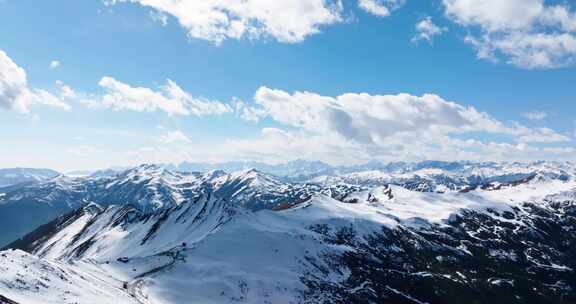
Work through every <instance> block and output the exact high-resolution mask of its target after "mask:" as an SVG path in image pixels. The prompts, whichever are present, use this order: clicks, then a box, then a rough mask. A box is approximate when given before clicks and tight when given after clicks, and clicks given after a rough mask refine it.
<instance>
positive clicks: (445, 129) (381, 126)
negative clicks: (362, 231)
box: [212, 87, 572, 164]
mask: <svg viewBox="0 0 576 304" xmlns="http://www.w3.org/2000/svg"><path fill="white" fill-rule="evenodd" d="M254 100H255V102H256V104H257V105H258V106H259V107H256V108H254V109H253V110H255V111H258V112H259V113H260V114H259V115H258V118H261V117H263V116H269V117H270V118H272V119H273V120H275V121H276V122H278V123H280V125H283V126H284V127H283V128H281V129H280V128H264V129H262V133H261V134H260V135H259V136H258V137H256V138H248V139H229V140H227V141H226V142H225V144H224V146H223V147H221V148H220V149H217V150H219V151H225V152H223V153H224V154H220V155H212V156H213V157H219V158H220V159H227V160H229V159H234V157H236V158H242V159H250V160H261V161H267V162H280V161H286V160H290V159H293V158H294V157H295V155H297V156H298V157H299V158H306V159H321V160H324V161H329V162H332V163H342V164H345V163H348V164H349V163H359V162H365V161H369V160H374V159H378V160H383V161H394V160H422V159H441V160H453V159H470V160H506V159H508V160H510V159H515V160H522V159H525V160H531V159H538V158H554V157H559V158H560V157H565V155H564V154H563V155H559V153H553V152H550V151H553V150H549V151H548V150H544V149H543V148H541V147H538V145H539V144H544V143H545V144H548V145H550V144H554V143H566V142H568V141H571V140H572V139H571V138H570V137H569V136H566V135H563V134H560V133H558V132H556V131H554V130H552V129H549V128H529V127H526V126H523V125H521V124H519V123H509V124H507V123H503V122H501V121H499V120H497V119H495V118H493V117H492V116H491V115H489V114H488V113H485V112H480V111H478V110H476V109H475V108H473V107H469V106H463V105H460V104H458V103H455V102H450V101H447V100H444V99H443V98H441V97H440V96H437V95H432V94H427V95H423V96H413V95H410V94H398V95H369V94H365V93H359V94H357V93H347V94H343V95H340V96H337V97H330V96H322V95H319V94H315V93H311V92H295V93H293V94H290V93H287V92H285V91H282V90H275V89H269V88H266V87H261V88H260V89H258V91H257V92H256V94H255V97H254ZM243 106H244V107H247V106H246V105H243ZM493 135H498V136H497V137H501V136H504V138H507V139H503V141H502V142H496V141H490V140H488V139H489V138H492V137H494V136H493ZM477 136H480V138H485V140H484V141H481V140H478V139H474V138H476V137H477ZM549 148H550V147H549Z"/></svg>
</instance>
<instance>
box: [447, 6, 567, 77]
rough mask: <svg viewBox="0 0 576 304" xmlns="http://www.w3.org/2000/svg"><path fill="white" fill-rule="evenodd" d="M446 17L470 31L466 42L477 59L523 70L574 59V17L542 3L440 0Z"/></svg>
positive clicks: (562, 8) (561, 63)
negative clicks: (475, 52) (502, 63)
mask: <svg viewBox="0 0 576 304" xmlns="http://www.w3.org/2000/svg"><path fill="white" fill-rule="evenodd" d="M443 3H444V7H445V13H446V16H447V17H448V18H450V19H451V20H453V21H454V22H456V23H457V24H459V25H462V26H464V27H467V28H469V29H471V30H472V31H471V34H469V35H468V36H467V37H466V39H465V41H466V42H467V43H468V44H470V45H471V46H473V47H474V48H475V49H476V51H477V54H478V57H479V58H481V59H488V60H492V61H498V60H500V59H503V60H505V61H506V62H508V63H510V64H513V65H516V66H518V67H522V68H526V69H537V68H557V67H563V66H568V65H572V64H574V62H575V61H576V36H575V33H576V14H575V13H574V12H573V11H572V10H571V7H569V6H567V5H547V4H546V3H545V1H544V0H509V1H501V0H443Z"/></svg>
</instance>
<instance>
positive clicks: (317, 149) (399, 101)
mask: <svg viewBox="0 0 576 304" xmlns="http://www.w3.org/2000/svg"><path fill="white" fill-rule="evenodd" d="M187 2H188V3H187ZM194 2H195V1H192V0H190V1H180V4H179V1H174V0H158V1H146V0H138V1H133V2H130V3H129V2H124V1H100V0H94V1H71V0H55V1H31V0H19V1H15V0H4V1H1V2H0V37H2V39H1V40H0V50H2V52H3V53H4V54H5V56H4V57H5V58H4V63H3V64H0V76H1V77H0V121H1V123H2V129H3V131H2V133H1V134H0V139H1V140H2V142H3V144H2V146H3V147H2V148H1V149H0V166H2V167H14V166H26V167H51V168H56V169H60V170H73V169H96V168H102V167H109V166H122V165H130V164H134V163H138V162H180V161H184V160H190V161H208V162H217V161H225V160H232V159H235V160H241V159H250V160H259V161H265V162H281V161H286V160H291V159H295V158H306V159H319V160H323V161H327V162H330V163H338V164H348V163H357V162H364V161H368V160H382V161H391V160H420V159H445V160H453V159H472V160H536V159H556V160H575V156H574V155H575V152H576V150H575V148H574V147H575V146H576V145H575V144H576V142H575V141H574V137H575V135H576V134H575V129H576V122H575V120H576V119H575V117H576V106H574V105H575V102H576V91H575V90H574V88H573V87H574V83H575V81H576V70H575V67H574V64H575V61H576V38H574V37H575V36H576V17H575V16H576V15H575V14H574V12H575V11H576V10H575V8H574V7H573V6H571V5H570V3H568V2H562V1H543V0H528V1H520V0H512V1H509V2H510V3H508V4H502V3H501V2H502V1H496V0H443V1H442V0H438V1H412V0H406V1H398V0H396V1H394V0H387V1H378V0H359V1H343V2H342V3H339V2H335V1H322V0H279V1H278V2H276V3H277V4H266V2H265V1H264V2H263V1H258V0H251V1H248V2H247V4H245V6H244V7H243V6H241V5H240V6H238V5H236V4H234V3H235V1H231V0H209V1H208V0H207V1H206V2H205V3H206V4H205V5H195V4H194ZM423 2H426V3H423ZM513 2H514V3H513ZM150 3H152V5H151V4H150ZM211 3H212V4H211ZM263 3H264V4H263ZM283 5H284V6H283ZM508 5H512V8H510V7H507V6H508ZM382 9H387V11H383V10H382ZM260 11H264V12H265V13H264V14H261V13H258V12H260ZM215 12H216V13H218V14H221V15H223V16H225V18H227V19H226V20H227V21H229V22H230V24H233V21H234V22H236V23H238V24H240V25H239V26H243V30H242V27H233V26H231V25H228V26H227V25H223V24H222V23H214V20H212V19H211V17H210V16H213V15H211V14H212V13H215ZM383 12H384V13H383ZM515 14H518V16H516V15H515ZM216 15H217V14H216ZM207 16H208V17H207ZM219 18H221V16H220V17H219ZM510 20H514V22H512V21H510ZM221 21H222V20H221V19H219V22H221ZM302 24H304V25H308V26H307V27H305V26H301V25H302ZM239 29H240V30H239ZM418 35H421V36H418ZM415 37H420V38H415ZM422 37H427V38H422ZM0 62H1V60H0ZM14 66H17V67H18V68H19V69H21V70H22V71H24V72H25V74H26V79H25V81H22V79H21V77H20V78H18V79H20V81H19V82H17V83H15V81H12V82H10V81H7V80H5V79H13V78H17V77H18V76H17V75H16V74H17V73H16V74H15V72H14V71H15V68H14ZM2 69H3V70H2ZM104 77H108V79H109V81H104V82H103V81H102V80H103V78H104ZM168 79H169V80H170V82H171V83H173V84H174V85H173V86H169V85H167V84H168V83H169V81H168ZM2 81H4V82H5V83H2ZM64 87H65V88H66V89H67V92H68V94H65V93H63V92H64V91H63V88H64ZM167 87H170V88H171V89H170V90H169V89H167ZM135 88H141V89H142V90H147V91H146V92H147V93H146V94H144V95H142V90H140V91H139V90H134V89H135ZM176 88H177V89H178V90H177V91H178V92H184V94H185V95H174V94H175V93H174V92H175V91H174V90H176ZM40 91H42V92H44V93H46V94H50V96H49V97H47V96H46V94H43V93H40ZM14 92H17V93H14ZM22 92H25V93H22ZM18 94H22V95H21V97H17V96H20V95H18ZM425 94H433V96H435V97H434V98H432V97H430V96H432V95H425ZM15 96H16V97H15ZM183 96H185V97H183ZM338 96H341V97H342V96H344V97H342V98H339V97H338ZM51 98H54V101H53V102H47V101H46V100H52V99H51ZM240 101H241V102H240ZM168 103H170V104H177V105H179V106H180V107H182V109H185V110H184V112H186V113H184V112H183V111H177V110H176V111H174V110H173V109H174V108H173V107H169V108H165V107H164V105H165V104H168ZM190 109H192V110H190Z"/></svg>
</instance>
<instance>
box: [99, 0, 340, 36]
mask: <svg viewBox="0 0 576 304" xmlns="http://www.w3.org/2000/svg"><path fill="white" fill-rule="evenodd" d="M121 2H129V3H137V4H139V5H142V6H146V7H149V8H152V9H153V10H155V11H157V12H159V13H161V14H166V15H169V16H172V17H174V18H176V19H177V20H178V22H179V23H180V25H181V26H182V27H184V28H185V29H186V30H187V31H188V36H189V37H191V38H197V39H204V40H208V41H212V42H214V43H217V44H219V43H221V42H222V41H224V40H226V39H240V38H249V39H255V38H261V37H272V38H274V39H276V40H278V41H280V42H288V43H295V42H300V41H302V40H304V39H305V38H306V37H307V36H309V35H312V34H315V33H318V32H319V31H320V27H321V26H323V25H329V24H334V23H337V22H340V21H341V10H342V6H341V3H340V1H339V0H274V1H270V0H245V1H237V0H203V1H197V0H107V1H105V3H106V4H107V5H114V4H117V3H121Z"/></svg>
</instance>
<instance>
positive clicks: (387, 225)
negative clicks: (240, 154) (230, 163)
mask: <svg viewBox="0 0 576 304" xmlns="http://www.w3.org/2000/svg"><path fill="white" fill-rule="evenodd" d="M499 166H502V165H499ZM507 166H508V167H506V168H507V169H506V170H505V171H502V170H499V169H498V168H503V167H494V168H492V167H488V166H486V167H484V169H482V170H481V168H480V167H479V166H475V167H472V168H467V169H465V170H468V171H465V170H464V169H460V168H459V169H450V170H448V169H446V168H444V169H441V170H442V171H441V172H440V173H441V174H442V175H443V176H452V177H454V176H465V175H466V174H468V175H470V176H472V175H474V176H479V177H481V180H482V182H474V183H469V184H467V185H466V186H465V187H463V188H455V189H456V190H457V191H448V190H450V189H448V190H447V189H444V188H443V189H442V190H443V191H429V190H431V189H432V188H425V187H415V188H413V189H407V188H406V187H403V186H400V185H394V184H392V185H390V184H385V185H376V184H377V183H376V184H374V187H369V186H360V185H361V184H362V185H366V184H365V183H364V182H361V183H354V184H355V185H351V184H349V183H347V182H350V180H348V181H347V180H346V179H342V180H339V181H338V182H334V183H328V182H325V183H324V184H318V183H317V184H308V183H289V182H286V181H284V180H283V179H281V178H276V177H274V176H271V175H268V174H264V173H262V172H259V171H257V170H243V171H239V172H233V173H230V174H228V173H225V172H222V171H210V172H206V173H178V172H173V171H170V170H167V169H165V168H163V167H158V166H149V165H146V166H140V167H137V168H134V169H131V170H128V171H125V172H122V173H120V174H118V175H115V176H112V177H102V178H83V179H69V178H64V177H60V178H57V179H54V180H52V181H49V182H44V183H40V184H37V185H36V186H34V187H32V186H28V187H27V188H18V189H14V191H16V192H15V193H11V194H9V195H8V197H9V198H10V197H19V196H21V197H25V196H26V195H25V194H27V193H28V194H29V196H28V199H31V198H32V197H34V196H33V195H32V194H31V193H33V192H34V191H40V192H41V193H42V196H43V197H46V198H47V199H46V200H45V201H40V200H39V199H38V198H36V202H37V203H46V204H48V205H53V206H56V201H58V202H64V205H67V206H69V207H68V210H69V212H68V213H67V214H66V215H61V216H59V217H57V218H55V219H54V220H53V221H51V222H49V223H47V224H45V225H42V226H40V227H39V228H38V229H36V230H35V231H33V232H32V233H30V234H28V235H26V236H25V237H23V238H21V239H19V240H17V241H15V242H13V243H11V244H10V245H9V246H8V248H11V249H8V250H6V251H4V252H1V253H0V254H1V255H2V257H3V258H5V259H6V261H5V262H6V263H5V262H2V263H0V265H2V266H1V267H4V268H6V269H4V270H3V271H0V294H1V295H3V296H4V297H5V298H7V299H10V300H12V301H15V302H17V303H75V302H76V303H108V302H109V301H108V300H106V299H109V298H115V299H117V300H116V302H119V303H235V302H238V303H474V302H477V303H490V302H494V303H573V302H574V301H575V300H576V271H575V267H576V251H574V248H576V179H574V178H573V172H574V171H573V169H572V167H570V166H569V165H566V164H554V163H541V164H533V165H532V166H533V167H532V170H527V169H526V168H529V166H528V165H507ZM416 170H417V171H418V174H417V175H418V176H425V178H428V179H433V177H435V176H439V175H438V174H437V173H438V172H435V171H431V168H425V169H423V168H418V169H416ZM423 170H424V171H423ZM372 172H373V171H372ZM424 172H426V174H428V175H426V174H425V173H424ZM466 172H472V173H466ZM371 174H372V173H370V174H368V175H369V176H370V175H371ZM382 174H383V173H382ZM396 174H397V175H398V176H402V178H405V176H404V175H403V174H411V173H406V172H401V173H396ZM451 174H452V175H451ZM359 175H360V176H362V174H359ZM393 175H394V174H392V178H393V177H394V176H393ZM345 176H347V175H345ZM381 176H384V177H385V178H389V177H388V175H376V177H378V178H380V177H381ZM370 179H372V180H373V179H374V178H373V177H371V178H370ZM454 179H456V178H454ZM385 181H386V180H382V183H384V182H385ZM440 184H441V183H438V185H440ZM57 185H58V186H57ZM50 187H54V188H55V190H54V191H53V192H50V191H48V190H47V189H49V188H50ZM25 189H26V190H25ZM32 190H34V191H32ZM416 190H420V191H416ZM422 190H425V191H422ZM436 190H439V188H437V189H436ZM452 190H454V189H452ZM30 191H32V192H30ZM42 191H44V192H42ZM73 194H74V195H78V197H75V199H74V197H73V196H72V195H73ZM50 195H52V196H50ZM48 197H50V199H48ZM54 198H58V199H57V200H52V199H54ZM15 201H18V200H15ZM1 204H4V203H1ZM0 206H1V205H0ZM75 208H76V209H75ZM7 261H11V262H10V263H8V262H7ZM55 269H56V270H57V271H55ZM99 295H100V296H99Z"/></svg>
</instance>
